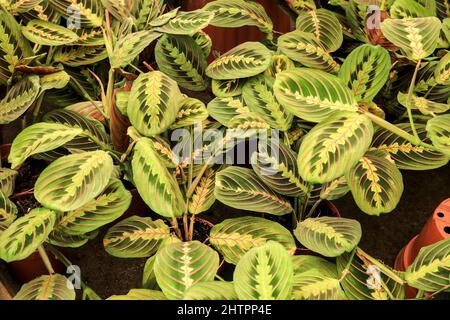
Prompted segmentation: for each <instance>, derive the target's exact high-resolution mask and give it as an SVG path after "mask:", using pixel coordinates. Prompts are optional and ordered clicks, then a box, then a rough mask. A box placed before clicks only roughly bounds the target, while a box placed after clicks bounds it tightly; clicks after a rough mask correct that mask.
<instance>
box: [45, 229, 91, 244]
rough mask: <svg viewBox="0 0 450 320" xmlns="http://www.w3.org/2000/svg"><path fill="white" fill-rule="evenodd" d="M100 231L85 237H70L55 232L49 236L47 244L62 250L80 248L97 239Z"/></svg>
mask: <svg viewBox="0 0 450 320" xmlns="http://www.w3.org/2000/svg"><path fill="white" fill-rule="evenodd" d="M97 235H98V231H94V232H92V233H89V234H83V235H77V236H74V235H68V234H65V233H63V232H59V231H57V230H53V231H52V232H50V234H49V235H48V238H47V240H46V242H48V243H50V244H52V245H54V246H57V247H62V248H80V247H82V246H84V245H85V244H86V243H88V241H89V240H91V239H94V238H95V237H97Z"/></svg>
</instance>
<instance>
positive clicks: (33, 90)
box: [0, 76, 40, 124]
mask: <svg viewBox="0 0 450 320" xmlns="http://www.w3.org/2000/svg"><path fill="white" fill-rule="evenodd" d="M39 92H40V80H39V77H38V76H29V77H26V78H24V79H23V80H21V81H20V82H18V83H16V84H15V85H14V86H12V87H11V89H9V90H8V92H7V93H6V96H5V97H4V98H3V99H2V100H1V101H0V124H8V123H10V122H12V121H14V120H16V119H17V118H19V117H20V116H21V115H23V114H24V113H25V112H26V111H27V110H28V108H29V107H31V105H32V104H33V103H34V101H35V100H36V98H37V97H38V94H39Z"/></svg>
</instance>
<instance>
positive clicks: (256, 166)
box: [251, 138, 310, 197]
mask: <svg viewBox="0 0 450 320" xmlns="http://www.w3.org/2000/svg"><path fill="white" fill-rule="evenodd" d="M251 164H252V167H253V170H254V171H255V173H256V174H257V175H258V177H259V178H260V179H261V180H262V181H264V183H265V184H266V185H267V186H269V187H270V188H271V189H272V190H273V191H275V192H277V193H279V194H282V195H285V196H289V197H301V196H303V195H305V194H307V193H309V191H310V190H309V189H310V188H309V186H308V185H307V184H306V183H305V182H304V181H303V180H302V178H301V177H300V175H299V173H298V168H297V154H296V153H295V152H294V151H292V150H291V149H290V148H289V147H287V146H286V145H285V144H283V143H281V142H280V141H278V140H277V139H274V138H272V139H270V140H267V141H260V143H259V152H255V153H253V155H252V158H251Z"/></svg>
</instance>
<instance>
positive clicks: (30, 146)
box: [8, 122, 83, 168]
mask: <svg viewBox="0 0 450 320" xmlns="http://www.w3.org/2000/svg"><path fill="white" fill-rule="evenodd" d="M82 133H83V130H82V129H81V128H76V127H74V128H72V127H70V126H67V125H64V124H58V123H46V122H40V123H36V124H33V125H31V126H29V127H27V128H25V129H24V130H22V131H21V132H20V133H19V134H18V135H17V137H16V138H15V139H14V141H13V143H12V145H11V151H10V154H9V156H8V161H9V162H10V163H11V167H12V168H17V167H20V166H21V165H22V164H23V163H24V162H25V160H26V159H27V158H28V157H30V156H32V155H34V154H38V153H42V152H47V151H51V150H54V149H56V148H59V147H61V146H63V145H64V144H66V143H67V142H69V141H71V140H72V139H74V138H75V137H76V136H78V135H80V134H82Z"/></svg>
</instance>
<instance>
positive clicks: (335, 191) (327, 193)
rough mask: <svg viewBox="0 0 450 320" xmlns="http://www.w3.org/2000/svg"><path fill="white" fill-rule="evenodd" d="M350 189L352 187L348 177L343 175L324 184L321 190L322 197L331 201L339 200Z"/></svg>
mask: <svg viewBox="0 0 450 320" xmlns="http://www.w3.org/2000/svg"><path fill="white" fill-rule="evenodd" d="M349 191H350V187H349V186H348V183H347V179H346V178H345V176H343V177H340V178H338V179H335V180H333V181H330V182H327V183H325V184H323V185H322V189H321V190H320V199H325V200H329V201H333V200H337V199H339V198H342V197H343V196H345V195H346V194H347V193H348V192H349Z"/></svg>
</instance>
